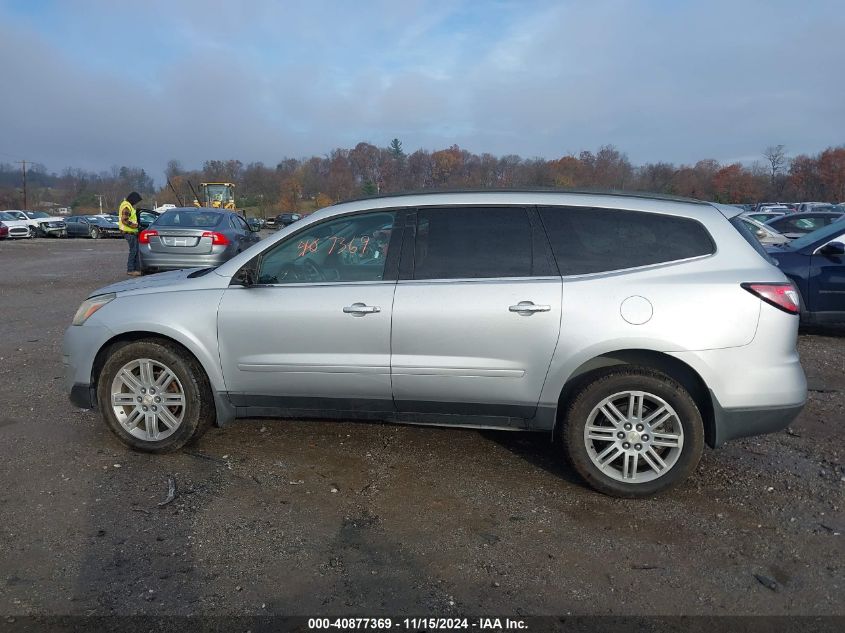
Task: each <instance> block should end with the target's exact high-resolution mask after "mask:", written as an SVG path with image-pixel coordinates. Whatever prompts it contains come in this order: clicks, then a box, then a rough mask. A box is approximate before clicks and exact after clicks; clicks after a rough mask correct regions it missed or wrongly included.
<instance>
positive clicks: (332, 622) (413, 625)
mask: <svg viewBox="0 0 845 633" xmlns="http://www.w3.org/2000/svg"><path fill="white" fill-rule="evenodd" d="M308 628H309V629H310V630H331V629H339V630H367V629H370V630H390V629H396V628H398V629H403V630H409V631H419V630H428V631H431V630H444V631H445V630H456V629H457V630H472V629H477V630H480V631H518V630H525V629H527V628H528V625H527V624H526V622H525V620H520V619H511V618H401V619H393V618H309V619H308Z"/></svg>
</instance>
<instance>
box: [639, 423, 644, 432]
mask: <svg viewBox="0 0 845 633" xmlns="http://www.w3.org/2000/svg"><path fill="white" fill-rule="evenodd" d="M643 428H645V427H643V425H642V424H638V425H637V430H638V431H642V430H643Z"/></svg>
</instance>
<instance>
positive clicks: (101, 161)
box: [0, 0, 845, 179]
mask: <svg viewBox="0 0 845 633" xmlns="http://www.w3.org/2000/svg"><path fill="white" fill-rule="evenodd" d="M0 60H2V68H3V74H2V76H3V79H4V89H3V92H2V98H0V162H3V161H10V160H16V159H20V158H26V159H28V160H33V161H38V162H42V163H44V164H46V165H47V167H48V168H49V169H51V170H61V169H62V168H64V167H66V166H69V165H73V166H76V167H83V168H88V169H107V168H109V167H111V166H112V165H122V164H128V165H140V166H142V167H145V168H146V169H147V170H148V171H150V173H151V174H152V175H153V176H154V177H155V178H157V179H160V178H161V177H162V176H161V172H162V169H163V167H164V165H165V163H166V161H167V160H168V159H170V158H176V159H179V160H181V161H182V162H183V164H185V166H187V167H198V166H200V164H201V162H202V161H203V160H205V159H209V158H219V159H228V158H238V159H240V160H242V161H244V162H245V163H248V162H252V161H263V162H265V163H267V164H270V165H273V164H275V163H276V162H277V161H278V160H280V159H281V158H282V157H285V156H292V157H301V156H310V155H314V154H317V155H321V154H325V153H326V152H328V151H330V150H331V149H332V148H334V147H351V146H353V145H354V144H355V143H357V142H359V141H362V140H365V141H369V142H372V143H373V144H376V145H380V146H386V145H387V144H388V142H389V141H390V139H391V138H393V137H398V138H400V139H402V141H403V144H404V147H405V148H406V150H414V149H417V148H427V149H439V148H443V147H446V146H449V145H451V144H453V143H457V144H458V145H460V146H461V147H465V148H467V149H469V150H471V151H474V152H491V153H494V154H509V153H516V154H520V155H522V156H525V157H532V156H541V157H546V158H552V157H559V156H562V155H565V154H568V153H573V152H574V153H577V152H579V151H580V150H582V149H596V148H597V147H598V146H600V145H603V144H606V143H611V144H614V145H616V146H617V147H618V148H619V149H621V150H623V151H625V152H627V153H628V155H629V157H630V158H631V160H632V161H634V162H635V163H642V162H646V161H657V160H668V161H672V162H676V163H683V162H691V161H695V160H698V159H700V158H715V159H717V160H720V161H734V160H741V161H747V162H751V161H753V160H756V159H757V158H759V154H760V152H761V150H762V149H763V148H764V147H766V146H768V145H773V144H780V143H782V144H784V145H786V147H787V149H788V151H789V152H790V153H791V154H797V153H800V152H810V153H815V152H817V151H819V150H821V149H824V148H825V147H828V146H830V145H841V144H843V143H845V82H843V80H842V78H843V68H845V2H843V0H829V1H828V0H803V1H802V2H800V3H799V2H795V1H794V0H792V1H783V2H782V1H780V0H765V1H764V0H760V1H757V0H747V1H746V0H732V1H725V2H722V1H720V0H703V1H700V2H699V1H692V0H690V1H684V0H589V1H588V0H572V1H567V0H557V1H550V2H541V1H536V2H532V1H529V0H513V1H511V0H476V1H473V0H465V1H461V0H446V1H440V0H427V1H423V0H385V1H367V0H359V1H356V2H344V1H341V0H336V1H320V0H306V1H301V2H297V1H294V0H287V1H284V2H282V1H272V0H270V1H266V2H263V1H257V0H255V1H252V0H238V1H233V0H145V1H143V2H140V1H138V2H136V1H134V0H132V1H130V0H122V1H120V2H115V1H114V0H66V1H61V0H57V1H53V2H51V1H41V0H0Z"/></svg>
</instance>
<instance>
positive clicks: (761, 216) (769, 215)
mask: <svg viewBox="0 0 845 633" xmlns="http://www.w3.org/2000/svg"><path fill="white" fill-rule="evenodd" d="M787 213H789V212H788V211H785V210H784V211H762V212H757V211H753V212H751V213H743V214H742V217H744V218H751V219H752V220H757V221H758V222H762V223H763V224H765V223H766V222H768V221H769V220H773V219H774V218H781V217H783V216H785V215H786V214H787Z"/></svg>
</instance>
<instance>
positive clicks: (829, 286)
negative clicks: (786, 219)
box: [767, 221, 845, 324]
mask: <svg viewBox="0 0 845 633" xmlns="http://www.w3.org/2000/svg"><path fill="white" fill-rule="evenodd" d="M767 250H768V252H769V254H770V255H771V256H772V257H773V258H774V259H775V260H776V261H777V263H778V266H779V267H780V269H781V271H783V273H784V274H785V275H786V276H787V277H789V278H790V279H791V280H792V282H793V283H794V284H795V287H796V288H797V289H798V292H799V295H800V297H801V321H802V322H804V323H809V324H821V323H835V322H845V222H843V221H840V222H834V223H832V224H828V225H827V226H825V227H823V228H820V229H818V230H816V231H813V232H812V233H807V234H806V235H804V236H802V237H799V238H798V239H795V240H792V241H791V242H790V243H789V244H786V245H784V246H781V247H777V248H776V247H771V248H768V249H767Z"/></svg>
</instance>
